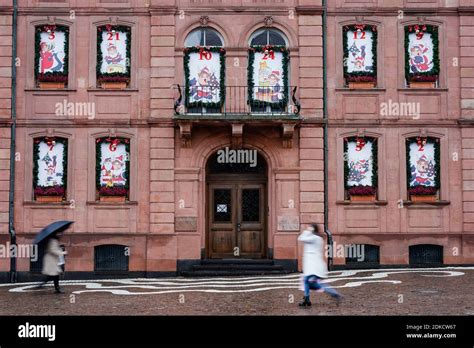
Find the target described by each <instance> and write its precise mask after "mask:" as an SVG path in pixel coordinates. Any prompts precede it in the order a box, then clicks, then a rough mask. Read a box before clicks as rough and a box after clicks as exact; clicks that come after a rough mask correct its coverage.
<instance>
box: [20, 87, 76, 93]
mask: <svg viewBox="0 0 474 348" xmlns="http://www.w3.org/2000/svg"><path fill="white" fill-rule="evenodd" d="M59 91H61V92H77V89H76V88H48V89H45V88H25V92H46V93H53V92H59Z"/></svg>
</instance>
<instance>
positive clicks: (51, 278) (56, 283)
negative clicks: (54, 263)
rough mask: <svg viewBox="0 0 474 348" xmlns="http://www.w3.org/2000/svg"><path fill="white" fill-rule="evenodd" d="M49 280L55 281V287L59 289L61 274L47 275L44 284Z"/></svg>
mask: <svg viewBox="0 0 474 348" xmlns="http://www.w3.org/2000/svg"><path fill="white" fill-rule="evenodd" d="M49 281H53V283H54V288H55V289H59V276H58V275H57V276H46V279H45V280H44V282H43V285H44V284H46V283H47V282H49Z"/></svg>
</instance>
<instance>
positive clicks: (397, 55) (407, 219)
mask: <svg viewBox="0 0 474 348" xmlns="http://www.w3.org/2000/svg"><path fill="white" fill-rule="evenodd" d="M457 5H458V4H457V2H456V1H438V0H431V1H423V2H422V3H421V2H417V1H409V0H406V1H383V2H382V1H375V0H374V1H365V2H357V3H356V2H353V1H348V0H345V1H344V0H340V1H335V2H330V8H329V17H328V43H329V45H328V76H329V77H330V78H329V81H328V83H329V85H328V89H329V101H328V102H329V105H328V113H329V129H330V130H329V165H328V167H329V177H328V179H329V187H330V188H332V189H330V190H329V228H330V229H331V231H332V232H333V233H334V234H336V241H337V242H339V243H360V244H375V245H379V246H380V247H381V249H380V256H381V260H380V262H381V263H383V264H403V263H408V247H409V246H410V245H414V244H438V245H443V246H444V262H445V263H463V262H468V261H469V260H472V256H469V254H471V255H472V251H471V253H470V252H469V249H468V248H466V244H465V243H466V242H467V240H468V238H469V237H467V236H468V235H469V234H472V229H471V230H470V229H466V227H467V225H466V223H465V224H464V225H463V223H462V221H463V202H462V185H461V180H462V176H463V174H464V177H465V178H466V174H467V173H466V172H463V171H462V168H463V166H464V165H465V158H466V157H465V155H466V154H468V150H463V152H464V155H463V156H462V158H463V160H462V161H461V160H460V158H461V155H460V151H461V147H462V146H463V147H464V148H465V147H466V146H469V145H468V142H465V141H464V140H463V142H462V143H461V135H462V134H466V135H467V134H470V133H469V132H470V130H463V132H462V133H461V129H460V127H459V125H458V121H459V119H460V116H461V115H463V114H464V113H465V112H466V111H465V110H461V109H460V103H459V99H460V96H461V93H464V94H469V93H470V92H471V91H467V90H466V89H465V88H463V89H462V90H461V89H460V87H463V86H465V85H466V86H467V83H468V79H466V80H465V82H461V83H460V82H459V77H460V74H468V70H466V69H465V66H469V62H468V61H466V60H465V58H464V57H463V56H465V55H468V53H469V52H470V50H471V49H472V48H470V47H469V48H465V49H463V48H462V47H461V59H459V49H458V47H459V45H460V44H461V45H466V44H467V41H466V38H465V37H463V36H462V35H468V34H467V32H468V30H466V29H465V28H464V27H462V26H461V27H460V22H461V23H466V22H468V20H467V19H462V18H459V17H458V12H457V9H456V6H457ZM464 5H468V3H464ZM469 5H471V6H472V5H473V4H472V3H469ZM357 6H363V7H364V9H363V10H361V9H360V8H358V7H357ZM397 7H401V8H402V9H403V11H404V13H403V14H404V15H403V18H399V17H398V16H399V12H398V9H397ZM418 8H420V9H421V8H423V9H425V10H423V11H421V12H418V11H417V9H418ZM441 8H443V11H444V12H443V15H441V14H439V11H437V10H438V9H441ZM430 9H431V10H430ZM372 11H373V13H372ZM368 12H371V15H370V16H367V15H366V13H368ZM420 16H421V17H422V18H421V20H424V21H425V23H427V24H435V25H438V26H439V27H440V60H441V74H440V76H441V77H440V87H439V88H438V89H432V90H413V89H409V88H406V87H405V85H404V69H403V66H404V48H403V40H404V39H403V38H404V36H403V26H404V25H408V24H411V23H415V22H417V21H419V20H420V18H418V17H420ZM361 22H363V23H367V24H372V25H377V28H378V29H377V30H378V35H379V41H378V43H379V44H378V86H377V88H376V89H374V90H368V91H367V90H366V91H363V90H362V91H361V90H349V89H347V88H344V87H343V72H342V67H343V64H342V26H343V25H345V24H353V23H361ZM460 33H461V36H460ZM463 33H466V34H463ZM463 52H464V53H463ZM454 62H459V65H457V63H454ZM389 101H391V102H417V103H420V110H421V114H420V117H419V119H410V118H406V117H405V118H403V117H386V116H381V115H380V106H381V104H382V103H384V102H385V103H388V102H389ZM420 132H423V133H424V134H426V135H428V136H430V135H431V136H436V137H439V138H440V139H441V156H442V157H441V166H442V169H441V197H440V199H441V200H444V201H446V203H445V204H439V205H426V204H425V205H423V204H421V205H415V204H414V205H404V206H403V207H400V205H399V201H400V200H403V201H406V200H407V198H408V197H407V192H406V172H405V163H406V162H405V138H406V137H409V136H417V135H419V134H420ZM357 134H365V135H367V136H374V137H377V138H378V139H379V145H378V146H379V150H378V156H379V158H378V160H379V161H378V163H379V197H378V199H379V202H377V203H372V204H371V203H368V204H367V203H354V202H352V203H349V204H348V203H347V202H343V200H344V179H343V177H344V173H343V138H344V137H347V136H354V135H357ZM455 153H459V157H456V155H455ZM464 180H466V179H464ZM468 185H469V184H468V183H467V181H464V189H466V187H468ZM466 197H467V196H465V198H464V200H466ZM466 209H469V205H468V204H466V203H464V211H465V212H466ZM464 220H465V222H466V215H464ZM470 238H471V240H472V237H470ZM471 243H472V242H471ZM471 245H472V244H471ZM461 251H462V252H461ZM471 262H472V261H471ZM336 263H344V260H343V259H339V260H336Z"/></svg>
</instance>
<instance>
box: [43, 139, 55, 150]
mask: <svg viewBox="0 0 474 348" xmlns="http://www.w3.org/2000/svg"><path fill="white" fill-rule="evenodd" d="M44 141H45V142H46V145H48V146H49V151H53V148H54V145H56V140H55V139H54V137H45V138H44Z"/></svg>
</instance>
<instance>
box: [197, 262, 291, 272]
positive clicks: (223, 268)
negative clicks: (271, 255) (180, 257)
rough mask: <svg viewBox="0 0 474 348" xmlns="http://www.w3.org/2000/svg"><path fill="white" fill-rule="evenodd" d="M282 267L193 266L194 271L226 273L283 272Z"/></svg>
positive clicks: (248, 265)
mask: <svg viewBox="0 0 474 348" xmlns="http://www.w3.org/2000/svg"><path fill="white" fill-rule="evenodd" d="M283 269H284V268H283V266H280V265H272V264H239V265H236V264H225V263H223V264H207V265H194V266H193V270H195V271H213V270H218V271H227V270H242V271H283Z"/></svg>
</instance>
